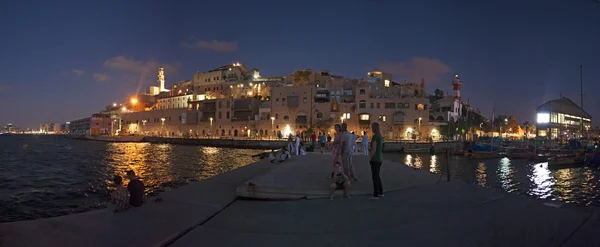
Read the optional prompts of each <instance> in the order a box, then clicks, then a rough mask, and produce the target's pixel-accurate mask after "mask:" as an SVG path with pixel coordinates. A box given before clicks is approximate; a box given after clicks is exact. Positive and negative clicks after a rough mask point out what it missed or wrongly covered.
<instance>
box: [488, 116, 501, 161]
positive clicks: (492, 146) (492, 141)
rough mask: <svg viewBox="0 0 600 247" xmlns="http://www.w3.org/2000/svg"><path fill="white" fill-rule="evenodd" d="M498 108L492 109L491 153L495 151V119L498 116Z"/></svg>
mask: <svg viewBox="0 0 600 247" xmlns="http://www.w3.org/2000/svg"><path fill="white" fill-rule="evenodd" d="M495 115H496V107H493V108H492V139H491V140H490V152H492V151H493V149H494V121H495V120H496V119H494V118H495V117H496V116H495ZM498 135H500V132H498Z"/></svg>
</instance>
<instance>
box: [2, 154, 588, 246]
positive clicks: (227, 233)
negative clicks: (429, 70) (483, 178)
mask: <svg viewBox="0 0 600 247" xmlns="http://www.w3.org/2000/svg"><path fill="white" fill-rule="evenodd" d="M330 158H331V157H330V156H329V155H328V154H318V153H311V154H309V155H307V156H293V157H292V160H288V161H285V162H284V163H282V164H271V163H269V162H268V161H261V162H258V163H255V164H251V165H248V166H246V167H243V168H240V169H238V170H236V171H232V172H230V173H226V174H223V175H220V176H217V177H215V178H211V179H209V180H205V181H201V182H198V183H196V184H192V185H188V186H184V187H181V188H178V189H176V190H174V191H170V192H167V193H164V194H163V195H162V197H163V198H165V200H164V202H161V203H153V204H150V205H146V206H144V207H142V208H140V209H138V210H133V211H130V212H125V213H121V214H113V213H110V212H106V211H96V212H90V213H85V214H78V215H71V216H64V217H58V218H52V219H44V220H38V221H26V222H16V223H7V224H1V225H0V238H2V240H0V246H244V247H248V246H311V247H312V246H329V247H331V246H600V234H599V232H600V217H599V211H598V210H597V209H596V208H578V207H574V206H572V205H563V204H560V203H550V202H547V201H542V200H536V199H533V198H529V197H525V196H520V195H513V194H506V193H502V192H498V191H496V190H493V189H488V188H483V187H480V186H476V185H470V184H466V183H463V182H461V181H451V182H446V181H445V179H444V178H445V177H444V178H443V179H442V180H441V181H440V182H439V183H437V182H438V178H439V176H437V175H434V174H430V173H428V172H426V171H423V170H413V169H412V168H410V167H407V166H405V165H403V164H399V163H394V162H389V161H386V162H384V164H383V167H382V175H383V182H384V189H385V191H386V196H385V198H383V199H380V200H376V201H371V200H368V199H367V197H368V194H370V192H371V179H370V170H369V167H368V163H367V158H366V157H365V156H362V155H357V156H354V161H355V169H356V171H357V173H358V176H359V178H360V180H359V182H357V183H354V184H353V195H354V196H353V197H352V198H351V199H341V197H339V194H338V197H337V198H336V199H334V200H333V201H331V200H329V199H328V198H326V197H327V188H328V184H329V180H328V179H326V177H327V176H328V173H329V172H330V171H331V163H330ZM248 185H250V186H248ZM236 195H237V196H239V197H237V198H238V199H236ZM323 197H325V198H323ZM240 198H244V199H240ZM305 198H306V199H305ZM247 199H260V200H247ZM265 199H274V200H265ZM282 199H291V200H282ZM2 241H3V242H2Z"/></svg>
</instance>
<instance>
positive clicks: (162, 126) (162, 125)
mask: <svg viewBox="0 0 600 247" xmlns="http://www.w3.org/2000/svg"><path fill="white" fill-rule="evenodd" d="M165 120H166V119H165V118H164V117H161V118H160V129H161V130H162V132H163V134H164V132H165Z"/></svg>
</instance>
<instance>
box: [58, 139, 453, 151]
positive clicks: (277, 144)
mask: <svg viewBox="0 0 600 247" xmlns="http://www.w3.org/2000/svg"><path fill="white" fill-rule="evenodd" d="M68 137H69V138H73V139H84V140H85V139H87V140H91V139H89V138H86V137H85V136H68ZM138 137H139V136H138ZM112 138H114V139H115V140H109V139H102V140H103V141H114V142H123V141H126V140H122V139H120V138H124V137H112ZM116 139H119V140H116ZM94 140H95V139H94ZM127 141H130V142H140V141H141V142H150V143H168V144H175V145H191V146H209V147H228V148H245V149H280V148H282V147H287V144H288V142H287V141H285V140H244V139H194V138H165V137H156V136H145V137H144V138H143V139H142V140H140V141H137V139H136V140H134V139H128V140H127ZM309 143H310V142H307V143H306V144H309ZM358 145H360V143H358ZM462 145H463V143H462V142H459V141H449V142H436V143H435V149H436V151H437V152H440V151H443V150H445V149H452V150H458V149H461V148H462ZM402 147H404V148H405V149H429V147H431V143H428V142H417V143H413V142H385V143H384V144H383V151H384V152H398V151H400V149H401V148H402ZM316 151H318V147H317V150H316Z"/></svg>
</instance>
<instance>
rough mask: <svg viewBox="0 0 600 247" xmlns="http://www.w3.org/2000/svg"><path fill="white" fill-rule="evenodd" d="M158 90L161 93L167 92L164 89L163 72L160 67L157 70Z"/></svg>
mask: <svg viewBox="0 0 600 247" xmlns="http://www.w3.org/2000/svg"><path fill="white" fill-rule="evenodd" d="M158 90H160V91H161V92H165V91H169V90H167V89H165V70H164V69H163V67H162V66H160V67H159V68H158Z"/></svg>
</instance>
